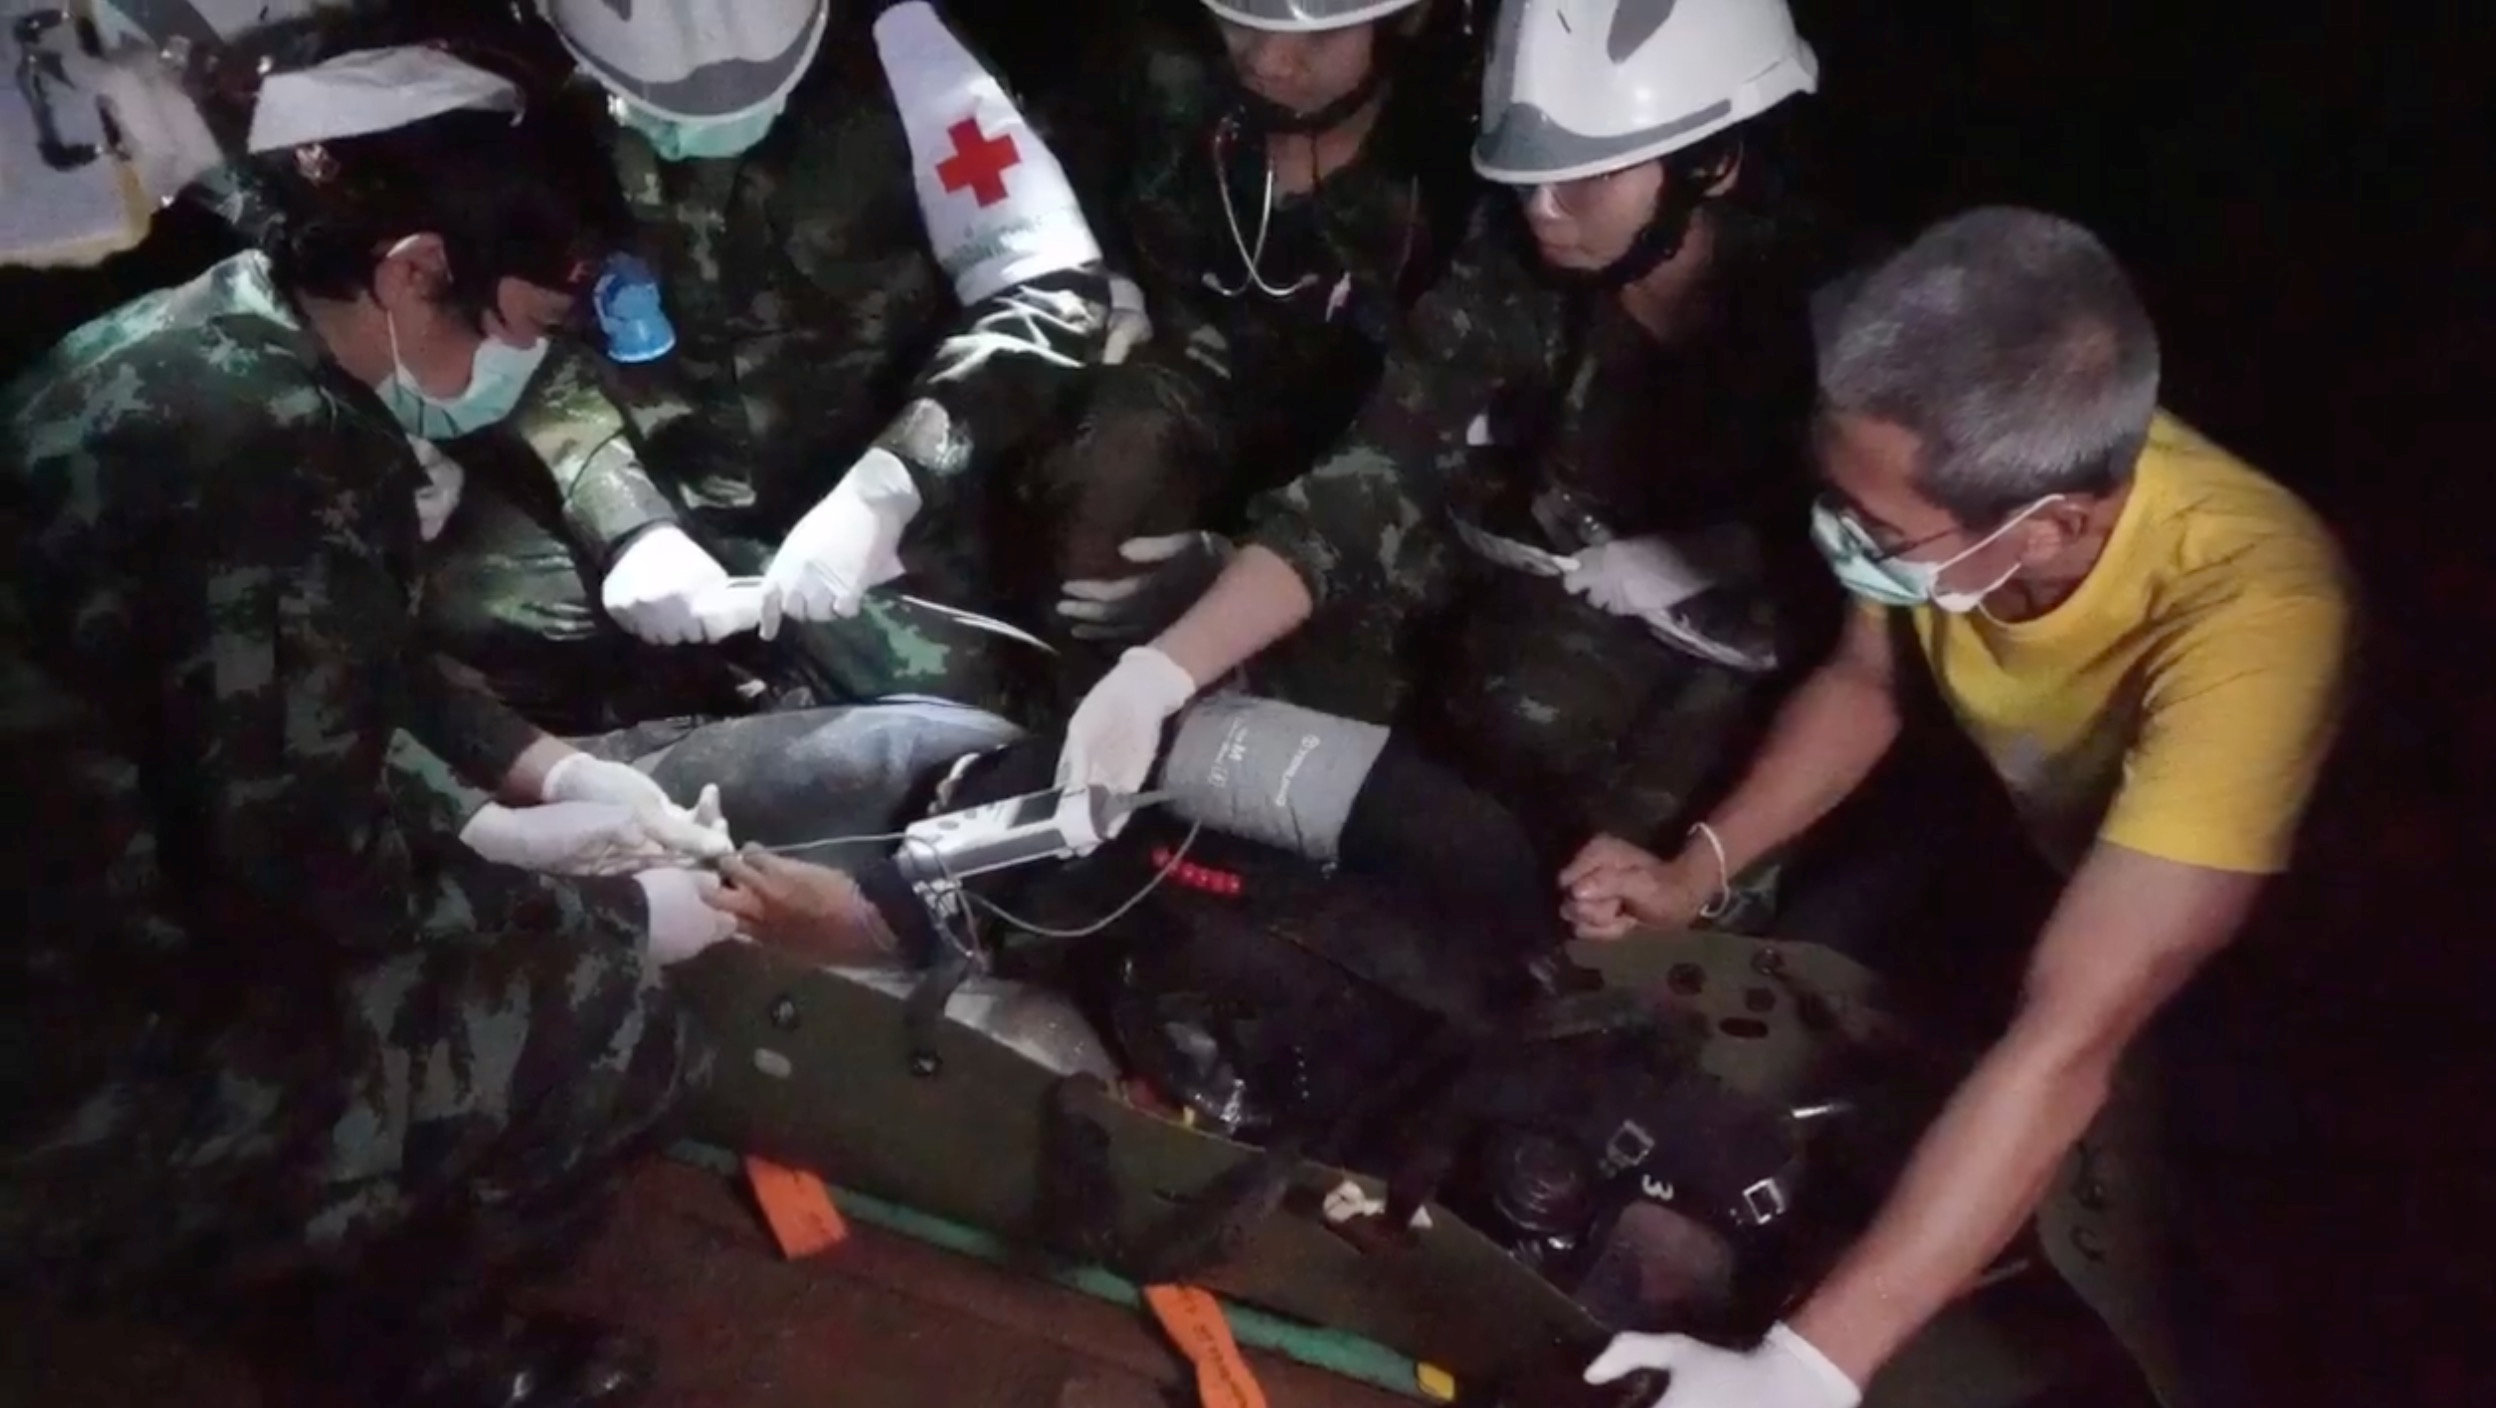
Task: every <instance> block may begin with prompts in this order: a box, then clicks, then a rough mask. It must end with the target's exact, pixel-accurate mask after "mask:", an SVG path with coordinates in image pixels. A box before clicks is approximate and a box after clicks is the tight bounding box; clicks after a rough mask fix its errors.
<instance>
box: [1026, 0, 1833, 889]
mask: <svg viewBox="0 0 2496 1408" xmlns="http://www.w3.org/2000/svg"><path fill="white" fill-rule="evenodd" d="M1567 18H1568V19H1569V20H1570V21H1573V23H1571V24H1564V23H1563V22H1562V16H1561V15H1560V14H1559V12H1558V11H1557V10H1556V9H1555V8H1554V7H1553V5H1552V4H1551V3H1550V0H1512V3H1510V4H1508V5H1507V6H1506V7H1505V8H1504V9H1503V10H1502V12H1501V15H1500V18H1499V21H1498V28H1497V31H1496V33H1495V36H1494V47H1493V50H1492V54H1491V60H1490V70H1489V73H1488V75H1487V76H1486V79H1485V87H1484V111H1483V116H1482V124H1481V133H1480V137H1479V140H1478V142H1477V143H1476V145H1475V148H1474V163H1475V166H1476V167H1477V168H1478V169H1479V170H1480V171H1482V172H1483V173H1484V174H1486V175H1488V176H1489V177H1491V178H1492V179H1493V180H1495V181H1497V182H1500V183H1502V184H1506V185H1509V186H1511V187H1512V188H1514V189H1515V193H1516V196H1517V199H1516V200H1514V201H1509V200H1492V201H1488V202H1486V203H1485V204H1484V206H1483V208H1482V209H1481V210H1480V211H1479V213H1478V215H1477V217H1476V219H1475V221H1474V223H1473V225H1472V228H1471V229H1470V230H1469V231H1468V233H1467V236H1466V240H1465V243H1464V245H1463V246H1462V247H1461V248H1459V249H1458V251H1457V252H1456V255H1455V259H1454V263H1453V266H1452V267H1451V269H1450V270H1449V272H1448V273H1447V275H1446V277H1445V278H1444V279H1442V280H1441V281H1440V283H1439V284H1438V286H1437V287H1435V288H1433V289H1432V290H1431V291H1430V292H1429V294H1427V295H1426V296H1425V297H1424V298H1423V299H1422V300H1421V301H1420V302H1419V303H1418V304H1417V305H1416V306H1415V308H1414V309H1413V312H1412V314H1411V316H1410V318H1409V320H1408V322H1407V325H1406V327H1405V328H1404V330H1403V332H1402V334H1401V335H1400V337H1399V338H1398V340H1397V342H1396V344H1395V346H1394V349H1393V350H1392V351H1391V352H1390V353H1389V357H1388V363H1387V368H1386V371H1385V374H1384V376H1383V378H1382V380H1381V382H1380V384H1379V387H1378V389H1377V391H1376V393H1375V394H1374V395H1373V396H1372V397H1371V399H1370V402H1369V404H1368V406H1367V407H1366V408H1365V409H1364V410H1363V411H1362V413H1361V416H1360V418H1359V420H1358V421H1357V422H1356V424H1355V425H1354V426H1353V428H1352V430H1351V432H1350V433H1349V434H1348V435H1347V436H1346V438H1345V439H1344V440H1343V441H1342V442H1341V443H1340V444H1339V445H1338V446H1337V447H1336V448H1335V449H1333V450H1332V451H1330V452H1329V453H1328V454H1327V455H1326V456H1325V457H1324V458H1322V459H1321V460H1320V461H1319V462H1318V463H1317V464H1316V465H1315V466H1314V467H1313V468H1311V469H1310V470H1309V471H1308V472H1306V473H1305V474H1303V475H1302V476H1300V477H1299V478H1298V479H1297V480H1295V481H1293V482H1292V483H1291V484H1289V485H1288V486H1286V487H1284V488H1282V489H1280V490H1278V491H1276V492H1274V493H1272V494H1270V495H1268V496H1266V497H1265V498H1264V499H1263V500H1261V501H1260V502H1259V503H1258V505H1257V506H1256V507H1255V509H1254V511H1253V512H1252V515H1251V516H1252V520H1253V526H1252V528H1251V530H1250V532H1249V534H1248V541H1247V545H1246V546H1245V547H1244V548H1243V549H1242V550H1241V551H1240V552H1239V554H1238V555H1237V556H1236V557H1235V558H1234V559H1233V560H1232V561H1231V562H1230V563H1229V565H1228V566H1227V567H1226V568H1225V569H1224V570H1223V572H1222V575H1221V577H1220V578H1219V580H1218V581H1216V582H1215V584H1214V585H1213V587H1212V588H1211V590H1210V591H1209V592H1207V593H1206V594H1205V595H1204V596H1203V597H1202V599H1201V600H1199V601H1198V602H1197V603H1196V604H1195V606H1193V607H1192V608H1191V609H1189V610H1188V611H1187V613H1186V614H1185V615H1184V616H1182V617H1181V618H1180V619H1179V620H1178V621H1177V622H1176V623H1175V624H1173V625H1171V626H1170V627H1169V628H1168V629H1167V630H1165V631H1163V632H1162V634H1161V635H1160V636H1159V637H1158V639H1157V640H1156V641H1155V643H1154V644H1153V645H1152V646H1148V647H1143V648H1138V649H1133V650H1130V651H1128V652H1127V653H1126V655H1125V656H1124V657H1122V659H1121V661H1120V663H1119V665H1118V666H1117V667H1116V668H1115V669H1114V670H1113V671H1111V673H1110V674H1108V675H1107V676H1105V677H1104V678H1103V680H1102V681H1101V683H1100V684H1099V685H1098V686H1097V687H1095V688H1094V689H1093V691H1092V692H1091V693H1090V695H1088V696H1087V697H1086V699H1085V701H1084V702H1083V704H1082V705H1081V706H1080V708H1079V710H1078V712H1077V714H1076V716H1075V718H1074V721H1073V723H1072V725H1071V726H1070V728H1069V730H1068V737H1067V745H1066V752H1065V758H1064V767H1063V771H1064V774H1065V777H1066V780H1067V781H1069V782H1084V783H1105V784H1107V785H1109V786H1111V787H1113V788H1132V787H1136V786H1140V785H1141V784H1142V782H1143V781H1144V770H1145V768H1146V766H1147V765H1148V761H1149V747H1148V746H1147V745H1148V743H1149V740H1150V738H1151V737H1152V735H1153V733H1154V732H1155V730H1156V729H1157V727H1158V725H1159V722H1160V720H1162V719H1163V718H1166V717H1167V716H1168V715H1169V713H1170V712H1171V711H1172V710H1174V709H1175V708H1177V707H1178V706H1179V705H1180V704H1181V703H1182V702H1184V701H1185V700H1186V699H1187V698H1188V697H1190V696H1191V695H1193V694H1194V693H1195V692H1196V691H1197V690H1198V689H1200V688H1203V687H1205V686H1207V685H1210V684H1212V683H1213V682H1214V681H1216V680H1219V679H1221V678H1222V677H1223V676H1225V675H1226V674H1228V673H1229V672H1230V671H1231V670H1232V669H1234V668H1235V667H1237V666H1239V665H1240V664H1241V663H1242V662H1243V661H1246V660H1248V659H1249V658H1250V657H1251V656H1253V655H1254V654H1256V652H1258V651H1259V650H1261V649H1263V648H1265V647H1266V646H1267V645H1269V644H1270V643H1271V642H1273V641H1274V640H1276V639H1278V638H1280V637H1282V636H1283V635H1285V634H1286V633H1288V632H1290V631H1292V630H1293V629H1295V628H1296V627H1297V626H1298V625H1299V624H1300V623H1301V622H1302V621H1304V620H1306V619H1308V618H1309V617H1310V616H1311V614H1312V613H1313V612H1314V611H1317V610H1320V609H1323V608H1326V607H1330V606H1345V607H1349V608H1351V609H1355V610H1357V612H1358V616H1359V619H1360V621H1361V622H1362V623H1364V630H1363V632H1362V634H1363V639H1362V640H1361V642H1360V645H1361V647H1362V649H1363V651H1364V653H1366V654H1368V655H1370V656H1373V657H1375V656H1377V655H1382V654H1384V653H1386V652H1389V651H1392V650H1394V649H1396V648H1397V647H1398V645H1399V643H1400V641H1401V639H1402V638H1403V636H1404V633H1405V632H1407V631H1409V630H1411V629H1413V628H1414V624H1415V623H1416V622H1428V623H1431V626H1432V629H1434V630H1444V631H1446V632H1447V633H1448V634H1449V636H1450V637H1451V645H1450V647H1449V654H1448V657H1447V658H1446V659H1444V660H1441V661H1438V662H1436V663H1434V665H1433V666H1432V673H1431V675H1430V677H1429V678H1430V680H1431V684H1430V685H1429V687H1428V688H1427V689H1425V690H1423V691H1421V693H1422V695H1423V696H1424V697H1423V698H1421V699H1419V700H1417V709H1416V711H1415V712H1414V713H1413V714H1411V715H1409V716H1408V719H1407V722H1408V723H1410V724H1411V726H1413V727H1415V728H1417V729H1420V730H1422V731H1423V732H1424V733H1425V735H1426V736H1427V737H1428V739H1429V741H1430V742H1431V744H1432V745H1433V746H1434V748H1435V749H1436V750H1437V751H1439V752H1440V753H1441V755H1442V756H1445V757H1447V758H1448V759H1449V760H1450V761H1451V762H1454V763H1456V764H1457V765H1458V766H1460V767H1463V768H1465V769H1467V770H1469V771H1470V773H1471V774H1472V777H1473V780H1474V781H1475V782H1476V783H1477V785H1481V786H1483V787H1485V788H1486V789H1487V790H1489V791H1491V792H1492V793H1493V794H1494V795H1496V796H1498V797H1500V798H1501V800H1503V801H1504V802H1506V803H1507V804H1509V805H1510V806H1512V807H1514V808H1516V809H1517V810H1518V811H1519V812H1520V813H1521V814H1522V815H1525V816H1526V817H1528V819H1529V821H1530V822H1531V823H1532V824H1533V826H1534V828H1535V830H1536V831H1537V833H1538V835H1539V836H1540V837H1541V838H1542V840H1543V842H1544V844H1546V845H1547V846H1550V847H1551V848H1552V849H1553V852H1554V854H1553V859H1554V861H1555V864H1556V863H1557V861H1558V860H1559V859H1561V858H1563V857H1565V855H1566V854H1568V851H1569V849H1571V848H1573V846H1574V845H1575V843H1576V842H1577V841H1580V840H1583V839H1584V838H1585V837H1586V836H1587V835H1589V834H1591V833H1592V832H1595V831H1597V830H1605V829H1615V830H1623V831H1624V834H1632V835H1651V834H1653V833H1654V832H1655V831H1656V830H1657V829H1658V828H1659V827H1661V826H1663V825H1665V824H1666V823H1668V822H1670V821H1672V820H1673V819H1674V818H1675V817H1676V816H1677V815H1678V814H1679V813H1680V812H1681V810H1682V809H1683V808H1684V807H1685V806H1686V805H1687V804H1688V803H1689V801H1690V800H1691V795H1692V793H1693V791H1694V790H1695V789H1696V788H1697V787H1698V786H1699V785H1700V784H1701V783H1702V782H1703V780H1704V779H1705V777H1706V774H1707V772H1708V771H1709V768H1710V766H1711V765H1712V764H1713V762H1714V761H1715V759H1716V758H1718V757H1719V756H1720V755H1721V754H1722V752H1723V750H1724V746H1725V744H1726V742H1727V740H1728V736H1729V734H1730V732H1731V730H1732V729H1733V727H1734V726H1735V724H1736V722H1737V721H1738V720H1739V719H1740V718H1741V717H1742V715H1743V714H1744V712H1745V710H1744V708H1743V706H1744V705H1745V704H1746V703H1748V702H1749V701H1750V700H1751V699H1752V698H1754V697H1755V694H1756V691H1757V688H1758V684H1759V680H1758V676H1759V675H1760V674H1761V673H1762V672H1763V671H1765V670H1767V669H1769V668H1770V667H1771V666H1773V664H1774V663H1775V661H1776V658H1777V655H1778V648H1777V642H1776V640H1775V636H1774V630H1773V628H1774V626H1775V625H1776V624H1777V621H1776V615H1775V613H1773V612H1771V611H1769V610H1767V607H1768V605H1769V603H1770V601H1771V596H1770V594H1769V593H1768V592H1767V591H1766V590H1764V589H1763V588H1762V587H1761V585H1760V581H1761V578H1762V576H1763V575H1764V573H1763V571H1762V567H1761V563H1760V562H1759V561H1758V559H1761V558H1772V557H1773V553H1770V552H1763V551H1761V550H1760V544H1762V543H1763V542H1764V543H1766V544H1767V545H1768V546H1769V547H1770V548H1774V547H1775V546H1776V545H1778V544H1780V543H1783V544H1792V545H1795V546H1797V547H1799V545H1800V544H1801V543H1802V542H1803V541H1804V538H1803V535H1802V531H1801V528H1802V509H1803V506H1804V504H1805V503H1806V502H1807V499H1808V492H1807V478H1806V476H1805V475H1804V473H1803V471H1802V467H1801V453H1800V449H1801V447H1800V444H1799V431H1800V427H1801V424H1802V421H1803V418H1804V413H1805V411H1806V410H1807V408H1808V406H1809V396H1810V353H1809V336H1808V317H1807V311H1806V306H1805V305H1806V302H1807V297H1808V289H1809V287H1810V286H1811V283H1812V281H1813V278H1814V275H1815V273H1816V270H1815V269H1814V268H1813V267H1812V266H1813V263H1814V258H1815V251H1814V250H1813V249H1812V241H1810V240H1809V239H1807V238H1805V237H1804V235H1803V232H1802V231H1801V230H1798V229H1795V228H1793V226H1795V225H1799V224H1803V223H1804V222H1802V221H1801V220H1800V219H1799V215H1798V209H1797V205H1796V202H1794V201H1793V199H1792V198H1791V196H1790V193H1789V192H1787V191H1786V190H1785V189H1783V182H1782V179H1781V178H1782V177H1783V175H1784V173H1783V171H1782V170H1781V169H1780V164H1779V161H1778V159H1777V158H1778V153H1777V152H1776V151H1775V149H1774V148H1775V142H1774V141H1773V140H1772V138H1773V135H1774V128H1775V126H1776V124H1777V121H1778V119H1779V118H1780V117H1782V116H1784V114H1782V113H1771V111H1770V110H1771V109H1773V108H1776V107H1778V105H1780V104H1782V103H1784V102H1785V100H1787V99H1789V98H1792V97H1794V96H1796V95H1798V94H1802V93H1807V92H1810V91H1811V90H1812V89H1813V87H1814V86H1815V84H1816V82H1817V74H1818V68H1817V64H1816V61H1815V60H1814V57H1813V55H1812V52H1811V50H1810V48H1809V47H1808V46H1807V45H1806V44H1804V42H1803V41H1802V40H1801V38H1800V37H1799V36H1797V35H1796V33H1795V31H1794V27H1793V24H1792V21H1791V18H1790V16H1789V15H1788V13H1787V11H1786V8H1785V5H1784V4H1783V0H1687V2H1686V3H1683V4H1681V5H1678V6H1670V7H1653V6H1638V5H1628V4H1623V5H1619V6H1617V7H1615V6H1610V5H1598V6H1595V7H1593V8H1591V9H1579V10H1574V11H1571V12H1570V15H1569V16H1568V17H1567ZM1520 217H1522V218H1520ZM1529 235H1530V237H1531V240H1532V243H1533V245H1534V246H1535V249H1534V250H1533V251H1529V250H1527V249H1526V248H1525V246H1526V243H1527V238H1528V236H1529ZM1537 254H1539V258H1537ZM1456 543H1461V544H1462V545H1463V547H1462V549H1459V550H1457V551H1453V552H1451V551H1450V547H1451V545H1452V544H1456ZM1468 549H1469V550H1468ZM1801 555H1802V556H1805V557H1807V556H1808V554H1807V553H1803V554H1801ZM1796 580H1797V581H1799V582H1801V583H1803V584H1804V585H1803V586H1802V587H1801V588H1799V589H1798V590H1800V591H1803V592H1807V591H1809V590H1811V589H1812V588H1815V587H1818V588H1824V587H1825V577H1824V576H1821V577H1818V578H1817V579H1816V580H1815V579H1814V577H1813V576H1812V575H1809V574H1805V575H1802V576H1799V577H1798V578H1796ZM1251 679H1252V682H1254V676H1253V674H1252V676H1251Z"/></svg>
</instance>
